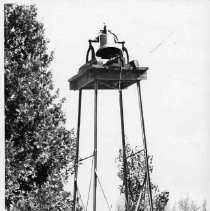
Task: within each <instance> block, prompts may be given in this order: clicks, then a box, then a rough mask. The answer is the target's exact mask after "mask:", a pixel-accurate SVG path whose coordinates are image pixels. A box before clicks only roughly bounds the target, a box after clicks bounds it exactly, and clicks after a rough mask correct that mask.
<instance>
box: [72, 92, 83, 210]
mask: <svg viewBox="0 0 210 211" xmlns="http://www.w3.org/2000/svg"><path fill="white" fill-rule="evenodd" d="M81 103H82V90H81V89H80V90H79V102H78V120H77V143H76V155H75V163H74V165H75V174H74V195H73V211H75V210H76V197H77V175H78V159H79V135H80V120H81Z"/></svg>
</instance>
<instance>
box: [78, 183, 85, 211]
mask: <svg viewBox="0 0 210 211" xmlns="http://www.w3.org/2000/svg"><path fill="white" fill-rule="evenodd" d="M77 192H78V194H79V198H80V200H81V203H82V206H83V209H84V210H85V206H84V203H83V201H82V196H81V194H80V191H79V188H78V185H77Z"/></svg>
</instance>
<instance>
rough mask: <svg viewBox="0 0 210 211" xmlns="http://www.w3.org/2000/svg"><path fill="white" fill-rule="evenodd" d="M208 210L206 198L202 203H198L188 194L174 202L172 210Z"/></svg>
mask: <svg viewBox="0 0 210 211" xmlns="http://www.w3.org/2000/svg"><path fill="white" fill-rule="evenodd" d="M176 210H177V211H196V210H202V211H206V210H207V209H206V200H204V201H203V203H202V205H201V204H198V203H197V202H196V201H195V200H193V199H192V198H190V197H189V196H188V195H186V196H185V197H182V198H181V199H180V200H179V201H178V202H175V203H174V206H173V209H172V211H176Z"/></svg>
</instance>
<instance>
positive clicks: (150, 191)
mask: <svg viewBox="0 0 210 211" xmlns="http://www.w3.org/2000/svg"><path fill="white" fill-rule="evenodd" d="M137 90H138V100H139V110H140V121H141V127H142V134H143V145H144V153H145V167H146V174H147V185H148V189H149V203H150V210H151V211H153V201H152V187H151V181H150V173H149V162H148V154H147V142H146V133H145V125H144V115H143V106H142V97H141V87H140V81H137Z"/></svg>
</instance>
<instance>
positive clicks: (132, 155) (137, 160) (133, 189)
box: [117, 144, 169, 211]
mask: <svg viewBox="0 0 210 211" xmlns="http://www.w3.org/2000/svg"><path fill="white" fill-rule="evenodd" d="M126 157H127V184H128V200H129V208H130V210H131V211H134V210H135V209H136V205H137V202H138V199H139V195H140V192H142V193H143V194H142V196H141V198H140V203H139V207H138V211H142V210H150V209H149V198H148V194H149V192H148V188H145V183H146V168H145V155H144V152H143V151H139V150H138V148H137V147H135V148H132V147H131V145H130V144H126ZM117 161H118V168H119V171H118V176H119V178H120V179H121V180H122V181H123V151H122V149H120V150H119V156H118V158H117ZM148 161H149V171H150V173H152V171H153V166H152V157H151V156H150V157H149V158H148ZM151 185H152V192H153V194H152V195H153V207H154V209H155V210H156V211H164V210H165V208H166V205H167V202H168V200H169V192H168V191H163V192H161V191H160V190H159V187H158V186H157V185H154V184H153V183H152V184H151ZM119 189H120V192H121V193H123V194H124V193H125V188H124V185H120V186H119Z"/></svg>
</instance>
